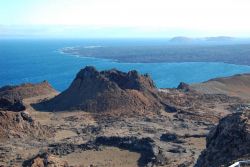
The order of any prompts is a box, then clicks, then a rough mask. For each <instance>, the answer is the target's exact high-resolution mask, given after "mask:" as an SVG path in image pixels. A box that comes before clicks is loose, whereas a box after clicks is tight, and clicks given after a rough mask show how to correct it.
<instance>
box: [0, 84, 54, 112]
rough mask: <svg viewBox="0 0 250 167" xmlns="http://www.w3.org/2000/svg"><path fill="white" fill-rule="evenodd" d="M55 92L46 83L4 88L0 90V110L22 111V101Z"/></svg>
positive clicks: (23, 108)
mask: <svg viewBox="0 0 250 167" xmlns="http://www.w3.org/2000/svg"><path fill="white" fill-rule="evenodd" d="M55 92H56V91H55V90H54V89H53V88H52V87H51V86H50V84H49V83H48V82H47V81H44V82H41V83H38V84H31V83H27V84H22V85H19V86H4V87H2V88H0V110H9V111H22V110H25V106H24V105H23V102H22V100H23V99H25V98H30V97H35V96H41V95H47V94H50V93H55Z"/></svg>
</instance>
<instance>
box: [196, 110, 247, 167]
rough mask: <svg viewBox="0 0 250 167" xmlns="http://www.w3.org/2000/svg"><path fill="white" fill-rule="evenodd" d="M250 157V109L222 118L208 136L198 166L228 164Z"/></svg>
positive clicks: (208, 166) (206, 166) (214, 166)
mask: <svg viewBox="0 0 250 167" xmlns="http://www.w3.org/2000/svg"><path fill="white" fill-rule="evenodd" d="M247 159H250V111H249V110H248V111H244V112H243V113H235V114H233V115H230V116H227V117H225V118H223V119H221V120H220V122H219V124H218V125H217V127H216V128H214V129H213V130H212V131H210V133H209V135H208V136H207V144H206V149H205V150H204V151H203V152H202V154H201V155H200V157H199V159H198V161H197V164H196V167H210V166H213V167H217V166H223V165H225V166H228V165H230V164H232V163H233V162H235V161H238V160H247Z"/></svg>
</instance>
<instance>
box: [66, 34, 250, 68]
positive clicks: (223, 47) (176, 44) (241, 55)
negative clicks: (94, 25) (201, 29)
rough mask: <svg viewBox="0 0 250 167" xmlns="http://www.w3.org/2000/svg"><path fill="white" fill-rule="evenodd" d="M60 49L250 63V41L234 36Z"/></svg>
mask: <svg viewBox="0 0 250 167" xmlns="http://www.w3.org/2000/svg"><path fill="white" fill-rule="evenodd" d="M61 52H63V53H65V54H70V55H77V56H82V57H94V58H102V59H111V60H114V61H118V62H125V63H161V62H166V63H179V62H224V63H229V64H237V65H250V41H248V40H247V39H244V40H240V39H238V38H233V37H225V36H219V37H206V38H188V37H174V38H172V39H170V40H168V42H166V45H162V44H161V45H150V46H148V45H147V46H144V45H140V46H139V45H137V46H96V47H94V46H91V47H90V46H76V47H74V46H71V47H65V48H62V49H61Z"/></svg>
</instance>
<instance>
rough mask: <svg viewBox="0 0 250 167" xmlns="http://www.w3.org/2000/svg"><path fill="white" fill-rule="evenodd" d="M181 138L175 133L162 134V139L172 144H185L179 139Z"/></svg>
mask: <svg viewBox="0 0 250 167" xmlns="http://www.w3.org/2000/svg"><path fill="white" fill-rule="evenodd" d="M179 138H180V137H179V136H178V135H177V134H174V133H165V134H162V135H161V137H160V139H161V140H162V141H165V142H172V143H184V141H183V140H181V139H179Z"/></svg>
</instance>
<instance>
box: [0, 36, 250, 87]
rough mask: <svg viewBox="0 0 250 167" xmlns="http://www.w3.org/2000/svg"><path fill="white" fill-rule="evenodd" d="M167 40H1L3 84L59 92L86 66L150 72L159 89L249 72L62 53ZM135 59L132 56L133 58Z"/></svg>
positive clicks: (241, 67) (203, 64) (230, 67)
mask: <svg viewBox="0 0 250 167" xmlns="http://www.w3.org/2000/svg"><path fill="white" fill-rule="evenodd" d="M165 42H166V41H165V40H156V39H155V40H146V39H137V40H132V39H127V40H117V39H116V40H115V39H113V40H112V39H108V40H104V39H91V40H87V39H84V40H83V39H39V40H38V39H2V40H0V67H1V68H0V86H4V85H16V84H20V83H26V82H32V83H37V82H41V81H43V80H47V81H49V83H50V84H51V85H52V86H53V87H54V88H55V89H57V90H58V91H63V90H65V89H66V88H67V87H68V86H69V85H70V83H71V82H72V80H73V79H74V77H75V75H76V74H77V72H78V71H79V70H80V69H81V68H84V67H85V66H87V65H91V66H95V67H96V68H97V69H98V70H107V69H112V68H117V69H119V70H122V71H129V70H134V69H135V70H138V71H139V72H140V73H149V74H150V75H151V77H152V78H153V80H154V81H155V84H156V86H157V87H158V88H173V87H176V86H177V85H178V84H179V83H180V82H186V83H197V82H203V81H206V80H209V79H212V78H216V77H225V76H230V75H233V74H239V73H248V72H250V66H244V65H233V64H226V63H218V62H217V63H213V62H182V63H166V62H162V63H124V62H117V61H115V60H108V59H100V58H88V57H80V56H77V55H69V54H63V53H61V51H60V50H61V49H62V48H65V47H74V46H85V47H92V49H95V46H102V47H105V46H118V47H119V46H125V45H126V46H134V45H143V46H145V47H147V46H151V45H163V44H165ZM131 59H133V57H131Z"/></svg>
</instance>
